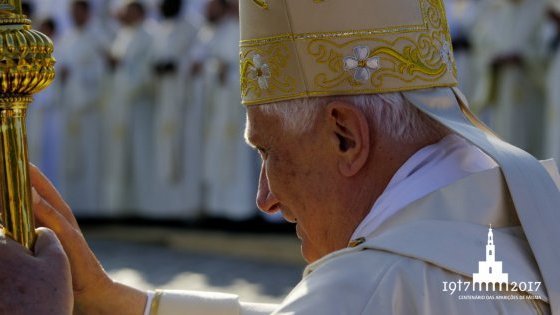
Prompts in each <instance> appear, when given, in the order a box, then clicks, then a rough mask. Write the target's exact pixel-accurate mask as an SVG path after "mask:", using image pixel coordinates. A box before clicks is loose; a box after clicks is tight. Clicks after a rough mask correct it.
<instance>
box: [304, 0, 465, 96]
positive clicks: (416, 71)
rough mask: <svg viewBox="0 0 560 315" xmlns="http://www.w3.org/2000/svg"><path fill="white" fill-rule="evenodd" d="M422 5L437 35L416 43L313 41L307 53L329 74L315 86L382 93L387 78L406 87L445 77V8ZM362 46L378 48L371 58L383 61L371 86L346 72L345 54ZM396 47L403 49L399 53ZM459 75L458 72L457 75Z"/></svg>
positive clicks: (432, 2)
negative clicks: (418, 81) (343, 86)
mask: <svg viewBox="0 0 560 315" xmlns="http://www.w3.org/2000/svg"><path fill="white" fill-rule="evenodd" d="M422 4H423V5H422V6H421V7H422V10H423V13H424V14H425V19H424V20H425V22H426V23H430V24H431V26H432V27H433V28H434V31H433V32H432V33H431V34H422V35H421V36H419V37H418V39H417V40H416V41H415V40H414V39H412V38H410V37H408V36H401V37H398V38H397V39H395V40H394V41H388V40H384V39H382V38H380V37H376V36H359V37H358V38H355V39H352V40H350V41H347V42H344V43H337V42H335V41H334V40H332V39H328V38H321V39H316V40H312V41H310V42H309V44H308V46H307V52H308V53H309V54H310V55H312V56H313V57H314V58H315V61H316V62H317V63H319V64H325V65H326V66H327V69H328V70H329V71H328V72H322V73H319V74H317V75H316V76H315V77H314V83H315V85H316V86H317V87H319V88H321V89H328V90H331V89H333V88H336V87H337V86H340V85H343V84H348V85H349V86H350V87H353V88H359V87H360V86H362V85H364V84H367V83H369V84H371V86H372V87H373V88H374V89H380V88H382V87H383V83H384V79H386V78H393V79H397V80H399V81H403V82H406V83H410V82H413V81H415V80H422V81H428V82H433V81H436V80H438V79H439V78H441V77H442V76H443V75H445V72H446V70H447V69H448V65H447V63H445V62H443V60H442V50H443V49H444V47H445V42H444V41H445V40H446V39H447V37H448V36H445V32H444V30H443V29H442V28H443V27H444V24H443V22H444V21H443V19H442V17H441V14H440V12H441V10H442V9H443V8H442V7H441V3H440V2H439V1H437V0H424V1H423V2H422ZM426 28H428V26H427V25H426ZM442 39H443V40H442ZM358 45H364V46H368V47H377V48H374V49H372V50H371V52H370V54H369V56H368V58H370V57H373V56H379V57H380V59H381V68H380V69H379V70H377V71H375V72H374V73H373V74H372V76H371V77H370V79H369V81H368V82H363V81H357V80H355V79H354V78H353V76H352V73H351V72H348V71H345V70H344V69H343V54H342V53H341V51H347V52H348V51H349V49H348V48H354V47H356V46H358ZM395 47H402V48H401V49H399V50H397V49H395ZM347 55H349V53H347ZM455 71H456V70H455V68H454V69H453V73H454V74H455Z"/></svg>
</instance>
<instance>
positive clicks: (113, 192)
mask: <svg viewBox="0 0 560 315" xmlns="http://www.w3.org/2000/svg"><path fill="white" fill-rule="evenodd" d="M145 16H146V11H145V6H144V4H143V3H142V2H140V1H127V2H125V3H124V4H123V7H122V8H121V10H120V12H119V21H120V23H121V27H120V29H119V30H118V31H117V35H116V37H115V39H114V41H113V44H112V46H111V50H110V54H109V65H110V69H111V71H112V77H111V80H112V84H111V85H110V86H109V91H108V92H109V95H110V97H109V98H108V99H107V102H106V106H105V112H104V122H105V124H106V126H107V127H106V128H105V130H106V131H107V134H106V135H105V137H104V142H103V146H104V150H103V152H104V153H105V154H106V155H105V163H104V173H103V174H104V175H103V200H104V204H103V205H102V207H101V208H102V209H103V211H106V213H107V214H109V215H116V214H121V215H122V214H123V212H124V211H126V210H131V209H134V208H135V207H136V204H135V202H134V200H135V193H136V192H135V191H134V188H135V187H136V185H135V184H136V183H138V184H144V185H146V184H150V183H151V181H150V180H149V179H147V178H134V179H133V174H134V176H138V175H143V174H146V172H147V171H148V170H149V169H150V166H151V161H152V159H151V154H152V152H153V150H151V147H152V146H153V143H152V142H151V141H150V135H151V128H150V126H151V120H152V116H153V108H152V107H153V103H154V101H153V94H152V91H151V86H152V79H153V77H152V73H151V70H152V69H151V67H150V64H151V61H152V56H153V38H152V36H151V35H150V34H149V33H148V31H147V30H146V26H145V24H144V22H145ZM133 171H138V174H137V173H135V172H134V173H133ZM142 180H144V181H143V182H141V181H142ZM143 193H144V194H146V193H148V195H149V189H147V190H146V191H144V192H143Z"/></svg>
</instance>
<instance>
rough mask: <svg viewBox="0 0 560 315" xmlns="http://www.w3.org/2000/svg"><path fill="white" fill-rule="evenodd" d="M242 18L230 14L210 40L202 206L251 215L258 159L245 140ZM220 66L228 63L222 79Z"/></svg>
mask: <svg viewBox="0 0 560 315" xmlns="http://www.w3.org/2000/svg"><path fill="white" fill-rule="evenodd" d="M237 39H239V21H238V20H236V19H234V18H227V19H226V20H225V21H222V22H221V23H220V24H219V25H218V26H217V29H216V30H215V33H214V37H213V39H212V41H211V43H210V44H209V47H211V48H210V53H209V57H210V58H211V59H210V60H209V61H208V62H207V66H208V67H209V68H210V70H209V76H210V80H209V81H210V86H208V91H207V94H206V95H207V96H208V97H207V101H206V108H205V110H206V128H205V130H206V137H205V140H206V141H205V148H204V188H205V190H204V196H205V200H204V208H205V210H206V211H207V212H206V214H207V215H209V216H214V217H224V218H228V219H247V218H249V217H251V216H253V215H255V214H256V211H255V201H254V196H255V192H256V178H257V172H256V163H255V162H254V159H253V155H252V152H251V150H250V148H249V147H248V146H247V145H246V144H245V142H244V141H243V132H244V129H245V109H244V108H243V106H241V94H240V91H239V85H240V83H239V60H238V58H237V56H238V55H239V44H238V42H237ZM220 67H227V72H226V73H225V78H224V82H222V81H221V80H220V74H219V72H220Z"/></svg>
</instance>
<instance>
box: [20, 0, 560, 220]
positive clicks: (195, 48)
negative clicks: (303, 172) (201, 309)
mask: <svg viewBox="0 0 560 315" xmlns="http://www.w3.org/2000/svg"><path fill="white" fill-rule="evenodd" d="M445 2H446V6H447V13H448V22H449V24H450V27H451V33H452V34H451V35H452V38H453V46H454V47H453V48H454V52H455V59H456V63H457V68H458V77H459V81H460V87H461V89H462V91H463V92H464V93H465V94H466V96H467V98H468V99H469V100H470V104H471V107H472V108H473V109H474V110H475V112H477V113H478V114H479V116H481V117H482V118H483V120H484V121H485V122H486V123H487V124H488V125H490V127H492V128H493V129H494V130H495V131H496V132H497V133H498V134H499V135H500V136H501V137H502V138H504V139H505V140H507V141H509V142H511V143H513V144H515V145H517V146H519V147H521V148H523V149H525V150H527V151H529V152H531V153H532V154H534V155H536V156H537V157H539V158H549V157H554V158H556V159H557V160H558V159H559V158H560V50H559V44H560V4H558V1H556V2H554V1H548V0H446V1H445ZM25 9H26V10H28V15H29V16H31V17H32V19H33V21H34V23H35V25H36V26H35V27H36V28H37V29H39V30H40V31H42V32H43V33H45V34H47V35H49V36H50V37H51V38H52V39H53V41H54V43H55V57H56V59H57V78H56V80H55V82H54V83H53V85H52V86H51V87H50V88H49V89H48V90H46V91H45V92H42V93H40V94H39V95H37V96H36V98H35V103H34V104H33V105H32V106H31V107H30V110H29V118H28V135H29V137H28V138H29V150H30V159H31V160H32V161H33V162H34V163H35V164H37V165H38V166H40V167H41V168H42V169H43V170H44V172H45V173H46V174H47V175H48V176H49V177H50V178H51V179H52V181H53V182H54V183H55V185H56V186H57V187H58V188H59V190H60V191H61V192H62V194H63V195H64V197H65V198H66V199H67V200H68V201H69V203H70V205H71V206H72V207H73V209H74V211H75V212H76V214H77V215H78V216H89V217H119V216H128V215H136V216H142V217H158V218H173V219H193V218H200V217H217V218H226V219H233V220H243V219H249V218H252V217H253V216H255V215H257V211H256V209H255V202H254V197H255V191H256V182H257V178H258V169H259V164H258V158H257V157H256V155H255V154H254V153H253V152H252V151H251V150H250V148H249V147H248V146H246V145H245V144H244V140H243V129H244V123H245V120H244V119H245V117H244V109H243V107H242V106H241V105H240V99H241V98H240V94H239V93H240V92H239V53H238V39H239V26H238V18H237V14H238V12H237V2H236V1H235V0H233V1H232V0H183V1H182V0H144V1H139V0H35V1H28V2H27V3H26V4H25Z"/></svg>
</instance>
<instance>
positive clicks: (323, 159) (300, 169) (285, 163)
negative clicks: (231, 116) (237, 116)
mask: <svg viewBox="0 0 560 315" xmlns="http://www.w3.org/2000/svg"><path fill="white" fill-rule="evenodd" d="M261 106H266V105H261ZM247 117H248V121H247V130H246V137H247V142H248V143H249V144H250V145H251V146H253V147H255V148H256V149H257V150H258V151H259V154H260V155H261V158H262V165H261V174H260V178H259V190H258V193H257V205H258V207H259V208H260V209H261V210H262V211H264V212H266V213H270V214H272V213H275V212H278V211H280V212H282V215H283V217H284V218H285V219H286V220H287V221H289V222H292V223H296V224H297V225H296V230H297V235H298V238H300V239H301V241H302V254H303V257H304V258H305V260H307V261H308V262H313V261H315V260H317V259H319V258H321V257H323V256H324V255H326V254H329V253H330V252H332V251H334V250H336V249H338V248H333V244H335V243H336V242H333V241H332V237H333V235H337V233H336V231H337V228H338V227H339V225H338V222H337V218H338V217H339V216H338V215H337V214H336V213H333V212H334V211H336V209H335V210H333V209H331V208H330V207H329V205H330V204H329V198H333V194H332V193H331V191H330V190H331V188H333V187H334V186H333V185H335V181H334V178H336V177H335V176H332V174H333V173H332V172H333V171H335V168H334V167H333V165H334V163H333V161H332V158H331V156H330V154H329V152H328V151H329V150H328V146H327V145H325V140H326V139H325V137H324V136H323V135H324V133H323V132H322V128H321V127H320V125H321V124H317V125H318V126H315V127H314V128H312V129H311V130H310V131H306V132H303V133H300V134H297V133H293V132H286V131H285V130H283V127H282V121H281V119H282V118H280V117H276V116H272V115H266V114H263V113H262V112H261V110H260V109H258V106H256V107H255V106H253V107H249V108H248V109H247Z"/></svg>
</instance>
